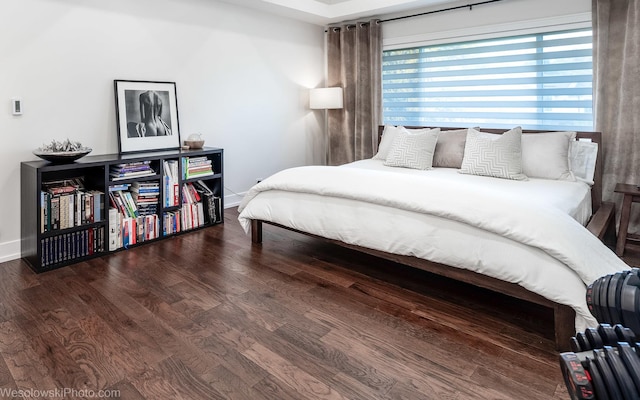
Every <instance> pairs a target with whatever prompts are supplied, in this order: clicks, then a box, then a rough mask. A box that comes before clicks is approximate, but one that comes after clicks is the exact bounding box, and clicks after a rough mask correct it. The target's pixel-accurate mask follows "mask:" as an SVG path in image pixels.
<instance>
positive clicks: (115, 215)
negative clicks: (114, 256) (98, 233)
mask: <svg viewBox="0 0 640 400" xmlns="http://www.w3.org/2000/svg"><path fill="white" fill-rule="evenodd" d="M159 233H160V220H159V218H158V216H157V215H156V214H150V215H140V216H137V217H127V216H124V215H123V214H122V213H121V212H120V211H119V210H118V209H117V208H110V209H109V251H114V250H117V249H120V248H122V247H124V248H127V247H129V246H131V245H134V244H137V243H141V242H145V241H147V240H152V239H156V238H158V235H159Z"/></svg>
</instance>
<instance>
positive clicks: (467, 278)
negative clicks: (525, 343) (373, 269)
mask: <svg viewBox="0 0 640 400" xmlns="http://www.w3.org/2000/svg"><path fill="white" fill-rule="evenodd" d="M263 223H266V224H269V225H273V226H277V227H280V228H283V229H287V230H289V231H293V232H297V233H300V234H303V235H306V236H311V237H314V238H318V239H321V240H324V241H327V242H330V243H333V244H337V245H339V246H342V247H346V248H349V249H353V250H357V251H359V252H362V253H366V254H370V255H373V256H376V257H379V258H382V259H386V260H389V261H392V262H396V263H399V264H403V265H408V266H410V267H414V268H418V269H422V270H424V271H427V272H431V273H433V274H437V275H441V276H444V277H447V278H451V279H455V280H458V281H461V282H465V283H469V284H472V285H475V286H478V287H481V288H484V289H489V290H492V291H494V292H498V293H502V294H506V295H508V296H511V297H515V298H517V299H520V300H525V301H528V302H531V303H535V304H539V305H542V306H545V307H547V308H550V309H552V310H553V316H554V317H553V318H554V336H555V343H556V349H557V350H558V351H569V350H571V348H570V345H569V341H570V338H571V337H572V336H574V335H575V317H576V313H575V311H574V310H573V308H571V307H569V306H566V305H564V304H558V303H555V302H553V301H551V300H548V299H546V298H544V297H542V296H540V295H539V294H537V293H533V292H531V291H529V290H527V289H525V288H523V287H522V286H519V285H517V284H515V283H510V282H505V281H502V280H499V279H496V278H492V277H490V276H486V275H482V274H479V273H477V272H473V271H468V270H464V269H460V268H455V267H451V266H448V265H444V264H439V263H435V262H431V261H427V260H423V259H421V258H417V257H411V256H403V255H397V254H391V253H386V252H383V251H379V250H373V249H368V248H366V247H361V246H356V245H351V244H347V243H343V242H340V241H337V240H333V239H327V238H323V237H321V236H317V235H313V234H310V233H306V232H302V231H299V230H296V229H292V228H289V227H286V226H283V225H280V224H276V223H272V222H268V221H261V220H255V219H254V220H251V242H252V243H256V244H258V243H262V225H263Z"/></svg>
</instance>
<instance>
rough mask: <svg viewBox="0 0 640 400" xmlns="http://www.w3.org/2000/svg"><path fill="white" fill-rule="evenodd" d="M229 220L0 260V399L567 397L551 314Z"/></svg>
mask: <svg viewBox="0 0 640 400" xmlns="http://www.w3.org/2000/svg"><path fill="white" fill-rule="evenodd" d="M236 218H237V211H236V210H235V209H228V210H226V212H225V224H224V225H223V226H216V227H212V228H207V229H203V230H200V231H197V232H192V233H189V234H186V235H182V236H179V237H175V238H172V239H168V240H163V241H161V242H156V243H151V244H146V245H143V246H139V247H137V248H134V249H130V250H127V251H121V252H118V253H116V254H113V255H110V256H107V257H102V258H98V259H95V260H91V261H89V262H85V263H79V264H75V265H72V266H69V267H65V268H62V269H59V270H55V271H51V272H47V273H43V274H38V275H36V274H34V273H33V272H31V270H30V269H29V268H28V267H27V265H26V264H25V263H24V262H23V261H21V260H16V261H11V262H7V263H4V264H1V265H0V271H1V274H2V275H1V279H0V356H1V357H0V398H2V397H8V396H3V394H2V393H3V392H2V390H3V389H16V390H17V389H22V390H54V391H55V390H58V391H59V392H58V393H53V394H54V395H55V396H49V397H48V398H72V399H75V398H91V395H92V394H93V395H94V397H93V398H96V396H97V395H98V394H99V392H98V390H115V391H117V392H115V393H113V392H111V393H109V394H110V395H111V398H122V399H134V400H135V399H296V400H300V399H367V400H370V399H568V398H569V396H568V394H567V391H566V389H565V387H564V384H563V381H562V376H561V373H560V369H559V367H558V362H557V353H556V352H555V351H554V350H553V342H552V332H551V330H552V315H551V313H550V312H549V311H548V310H545V309H543V308H535V307H534V306H532V305H526V304H522V303H519V302H517V301H514V300H513V299H510V298H506V297H502V296H499V295H496V294H493V293H490V292H487V291H483V290H479V289H476V288H472V287H469V286H466V285H463V284H460V283H456V282H452V281H449V280H446V279H442V278H439V277H435V276H432V275H429V274H427V273H423V272H421V271H416V270H413V269H411V268H407V267H403V266H401V265H396V264H393V263H389V262H387V261H383V260H379V259H376V258H374V257H371V256H366V255H362V254H358V253H356V252H354V251H350V250H347V249H342V248H339V247H336V246H334V245H330V244H326V243H324V242H322V241H320V240H316V239H312V238H307V237H305V236H302V235H298V234H294V233H291V232H287V231H285V230H282V229H279V228H275V227H270V226H265V229H264V243H263V244H262V245H258V246H256V245H252V244H251V242H250V238H249V237H248V236H245V235H244V232H242V230H241V228H240V226H239V224H238V222H237V219H236ZM65 389H66V390H67V391H69V392H70V391H71V389H74V390H75V392H71V393H61V392H62V391H63V390H65ZM91 391H93V392H91ZM114 394H117V396H114Z"/></svg>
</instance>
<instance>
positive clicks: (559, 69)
mask: <svg viewBox="0 0 640 400" xmlns="http://www.w3.org/2000/svg"><path fill="white" fill-rule="evenodd" d="M591 39H592V35H591V30H590V29H579V30H571V31H563V32H552V33H537V34H529V35H523V36H515V37H508V38H499V39H489V40H478V41H472V42H464V43H454V44H444V45H434V46H426V47H416V48H409V49H398V50H387V51H384V52H383V57H382V86H383V88H382V96H383V119H384V123H385V124H393V125H420V126H429V125H431V126H443V127H445V126H448V127H468V126H481V127H485V128H512V127H514V126H517V125H520V126H522V127H523V128H524V129H541V130H546V129H548V130H556V129H561V130H562V129H571V130H586V131H588V130H592V129H593V116H592V108H593V106H592V82H593V78H592V43H591V42H592V40H591Z"/></svg>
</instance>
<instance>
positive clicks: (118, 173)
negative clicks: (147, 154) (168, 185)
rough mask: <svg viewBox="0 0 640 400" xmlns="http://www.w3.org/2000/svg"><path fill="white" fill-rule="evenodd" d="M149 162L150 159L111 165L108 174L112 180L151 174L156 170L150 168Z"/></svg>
mask: <svg viewBox="0 0 640 400" xmlns="http://www.w3.org/2000/svg"><path fill="white" fill-rule="evenodd" d="M150 163H151V162H150V161H138V162H130V163H123V164H116V165H112V166H111V168H110V170H109V176H110V177H111V180H112V181H119V180H123V179H131V178H140V177H144V176H153V175H155V174H156V172H155V171H154V170H153V168H151V165H150Z"/></svg>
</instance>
